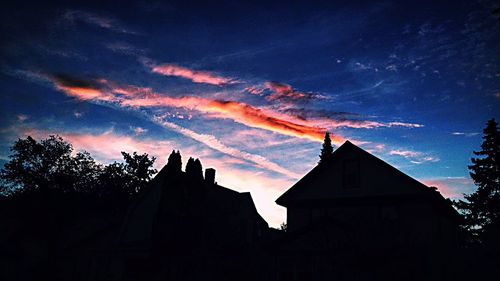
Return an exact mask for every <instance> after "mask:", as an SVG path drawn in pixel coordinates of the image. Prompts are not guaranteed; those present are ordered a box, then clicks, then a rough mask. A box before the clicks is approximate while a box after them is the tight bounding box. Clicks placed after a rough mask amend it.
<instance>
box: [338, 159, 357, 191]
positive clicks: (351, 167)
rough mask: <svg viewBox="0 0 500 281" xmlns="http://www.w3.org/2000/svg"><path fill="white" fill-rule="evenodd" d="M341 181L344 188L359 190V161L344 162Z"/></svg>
mask: <svg viewBox="0 0 500 281" xmlns="http://www.w3.org/2000/svg"><path fill="white" fill-rule="evenodd" d="M342 180H343V186H344V188H359V187H360V175H359V161H358V160H352V159H350V160H345V161H344V163H343V170H342Z"/></svg>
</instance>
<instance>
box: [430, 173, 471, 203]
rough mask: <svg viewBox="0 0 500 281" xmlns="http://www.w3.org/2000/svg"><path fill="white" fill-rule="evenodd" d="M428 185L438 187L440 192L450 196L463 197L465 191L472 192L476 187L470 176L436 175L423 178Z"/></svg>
mask: <svg viewBox="0 0 500 281" xmlns="http://www.w3.org/2000/svg"><path fill="white" fill-rule="evenodd" d="M422 182H423V183H424V184H426V185H427V186H434V187H437V188H438V190H439V192H441V194H442V195H443V196H445V197H448V198H455V199H458V198H462V196H463V194H464V193H471V192H473V191H474V189H475V185H474V182H473V181H472V180H471V179H470V178H468V177H436V178H428V179H422Z"/></svg>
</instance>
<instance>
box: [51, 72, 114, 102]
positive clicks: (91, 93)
mask: <svg viewBox="0 0 500 281" xmlns="http://www.w3.org/2000/svg"><path fill="white" fill-rule="evenodd" d="M47 76H48V77H47V78H48V79H49V80H51V81H52V82H53V83H54V86H55V87H56V88H57V89H58V90H60V91H62V92H64V93H66V94H68V95H70V96H73V97H76V98H78V99H81V100H92V99H99V100H111V99H112V96H111V95H110V94H108V93H106V91H104V90H103V89H102V85H100V83H99V82H98V81H91V80H83V79H79V78H76V77H73V76H69V75H66V74H49V75H47Z"/></svg>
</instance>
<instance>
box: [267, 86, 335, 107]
mask: <svg viewBox="0 0 500 281" xmlns="http://www.w3.org/2000/svg"><path fill="white" fill-rule="evenodd" d="M264 86H265V88H266V89H269V90H271V94H269V95H267V96H266V97H265V99H266V100H268V101H277V102H280V103H285V104H294V103H298V102H307V101H309V100H312V99H325V98H326V97H325V96H322V95H320V94H316V93H310V92H302V91H298V90H296V89H294V88H292V86H291V85H288V84H286V83H281V82H276V81H266V82H265V83H264Z"/></svg>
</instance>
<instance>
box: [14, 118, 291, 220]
mask: <svg viewBox="0 0 500 281" xmlns="http://www.w3.org/2000/svg"><path fill="white" fill-rule="evenodd" d="M165 125H166V126H167V127H168V126H172V125H170V124H165ZM173 126H174V127H175V126H177V125H175V124H173ZM176 130H178V131H179V132H182V133H183V134H185V135H187V136H190V137H192V138H194V139H198V140H200V141H201V142H203V143H208V144H209V145H208V146H209V147H213V149H215V150H218V151H221V152H224V153H227V154H228V156H223V157H219V156H214V155H213V153H211V152H210V151H208V150H205V149H200V148H199V147H198V146H196V147H189V146H185V145H183V144H180V143H174V142H170V141H159V140H154V139H142V138H141V139H138V138H134V137H131V136H127V135H121V134H117V133H115V132H113V131H112V130H109V131H106V132H103V133H75V132H58V134H59V135H60V136H61V137H63V139H65V140H66V141H68V142H70V143H72V144H73V147H74V148H75V150H77V151H84V150H85V151H88V152H89V153H90V154H91V155H92V156H93V157H95V159H97V160H99V161H101V162H103V163H109V162H112V161H121V160H122V156H121V151H126V152H129V153H131V152H134V151H137V152H138V153H148V154H149V155H150V156H155V157H156V158H157V161H156V163H155V168H156V169H160V168H161V167H162V166H163V165H164V164H165V163H166V161H167V157H168V155H169V154H170V152H171V151H172V149H180V150H181V153H182V155H183V160H184V163H186V160H187V158H188V157H189V156H193V157H196V158H200V159H201V161H202V164H203V166H204V167H205V168H208V167H212V168H216V170H217V175H216V181H217V182H218V183H219V184H221V185H223V186H226V187H228V188H232V189H234V190H236V191H240V192H251V194H252V197H253V199H254V200H255V204H256V207H257V209H258V211H259V212H260V213H261V214H262V215H263V216H264V218H265V219H266V220H267V221H268V222H269V223H270V225H272V226H274V227H278V226H279V225H280V224H281V223H282V222H283V221H284V220H285V215H286V209H284V208H282V207H280V206H278V205H276V204H275V203H274V200H275V199H276V198H277V197H278V196H279V195H280V194H281V193H283V192H284V191H285V190H286V189H287V188H288V187H290V186H291V185H292V184H293V182H294V180H293V179H291V178H290V177H289V176H294V177H299V176H300V175H297V174H294V173H292V172H290V171H287V170H286V169H285V168H282V167H280V166H278V165H277V164H274V163H272V162H270V161H268V160H267V159H265V158H264V157H262V156H258V155H254V154H250V153H246V152H241V151H238V150H235V149H234V148H230V147H227V146H225V145H224V144H222V143H220V141H219V140H217V139H215V138H214V137H213V136H210V135H201V134H197V133H195V132H193V131H190V130H188V129H183V128H181V127H176ZM51 134H56V133H55V132H53V131H44V130H38V129H26V130H24V132H23V133H22V135H24V136H28V135H30V136H32V137H34V138H36V139H42V138H46V137H48V136H49V135H51ZM248 162H259V164H258V165H256V166H258V167H260V168H263V169H265V170H267V169H271V170H276V172H279V173H281V174H285V176H279V175H269V174H268V173H264V172H262V171H252V170H247V169H244V168H235V166H234V165H235V164H238V165H244V164H247V163H248ZM286 174H288V175H286Z"/></svg>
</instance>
